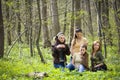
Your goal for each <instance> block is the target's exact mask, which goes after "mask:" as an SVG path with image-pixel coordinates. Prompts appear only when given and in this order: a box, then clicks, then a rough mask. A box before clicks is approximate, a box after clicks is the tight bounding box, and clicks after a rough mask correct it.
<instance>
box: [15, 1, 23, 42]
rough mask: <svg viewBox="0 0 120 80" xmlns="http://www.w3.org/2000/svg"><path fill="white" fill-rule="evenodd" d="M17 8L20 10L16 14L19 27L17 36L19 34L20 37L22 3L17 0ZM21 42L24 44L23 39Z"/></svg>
mask: <svg viewBox="0 0 120 80" xmlns="http://www.w3.org/2000/svg"><path fill="white" fill-rule="evenodd" d="M16 6H17V9H18V12H17V13H16V15H17V25H18V28H17V34H18V36H20V34H21V19H20V1H19V0H17V3H16ZM19 42H21V43H22V39H21V37H20V38H19Z"/></svg>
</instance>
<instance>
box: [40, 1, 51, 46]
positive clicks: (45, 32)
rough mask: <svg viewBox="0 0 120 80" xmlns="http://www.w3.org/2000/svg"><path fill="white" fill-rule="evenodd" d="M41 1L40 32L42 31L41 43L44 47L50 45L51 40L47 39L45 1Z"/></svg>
mask: <svg viewBox="0 0 120 80" xmlns="http://www.w3.org/2000/svg"><path fill="white" fill-rule="evenodd" d="M41 3H42V33H43V45H44V47H50V46H51V42H50V39H49V31H48V27H47V2H46V0H41Z"/></svg>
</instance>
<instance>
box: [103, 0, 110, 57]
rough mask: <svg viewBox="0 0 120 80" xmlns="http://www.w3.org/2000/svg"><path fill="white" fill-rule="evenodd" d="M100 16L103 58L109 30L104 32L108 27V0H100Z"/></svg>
mask: <svg viewBox="0 0 120 80" xmlns="http://www.w3.org/2000/svg"><path fill="white" fill-rule="evenodd" d="M101 3H102V5H101V7H102V11H101V12H102V13H101V14H102V16H101V19H102V27H103V28H102V29H103V32H102V34H103V39H104V52H105V58H106V57H107V45H106V43H107V41H106V39H107V37H108V36H107V34H109V31H108V32H106V31H107V30H108V29H109V6H108V0H102V2H101Z"/></svg>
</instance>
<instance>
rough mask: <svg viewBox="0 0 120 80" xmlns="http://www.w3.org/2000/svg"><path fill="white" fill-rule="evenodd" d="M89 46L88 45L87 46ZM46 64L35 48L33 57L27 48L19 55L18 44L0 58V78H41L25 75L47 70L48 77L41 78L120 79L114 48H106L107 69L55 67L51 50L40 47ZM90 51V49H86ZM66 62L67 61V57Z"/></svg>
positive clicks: (117, 58)
mask: <svg viewBox="0 0 120 80" xmlns="http://www.w3.org/2000/svg"><path fill="white" fill-rule="evenodd" d="M89 48H90V46H89ZM41 50H42V54H43V56H44V59H45V60H46V62H47V63H46V64H43V63H41V61H40V57H39V55H38V54H37V50H36V49H35V50H34V52H35V53H34V57H30V54H29V49H28V48H25V47H24V48H22V54H23V55H22V56H21V57H20V55H19V49H18V46H16V47H15V48H14V49H13V50H12V52H11V53H10V56H9V57H7V58H3V59H0V63H1V64H0V80H42V79H37V78H34V77H27V76H26V74H28V73H30V72H47V73H48V77H45V78H43V80H73V79H74V80H119V79H120V77H119V76H120V69H119V66H120V58H119V56H120V55H119V54H116V52H115V50H116V48H111V47H109V48H108V56H107V59H106V64H107V66H108V69H109V70H108V71H97V72H91V71H85V72H83V73H79V72H76V71H72V72H70V71H69V70H68V69H64V70H62V69H55V68H54V67H53V63H52V56H51V50H50V49H49V48H47V49H44V48H41ZM88 52H90V50H89V51H88ZM67 58H68V62H69V57H67Z"/></svg>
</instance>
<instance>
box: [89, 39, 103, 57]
mask: <svg viewBox="0 0 120 80" xmlns="http://www.w3.org/2000/svg"><path fill="white" fill-rule="evenodd" d="M96 43H99V49H98V50H97V51H101V43H100V41H98V40H96V41H94V42H93V44H92V53H91V56H92V55H93V53H94V45H95V44H96Z"/></svg>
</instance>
